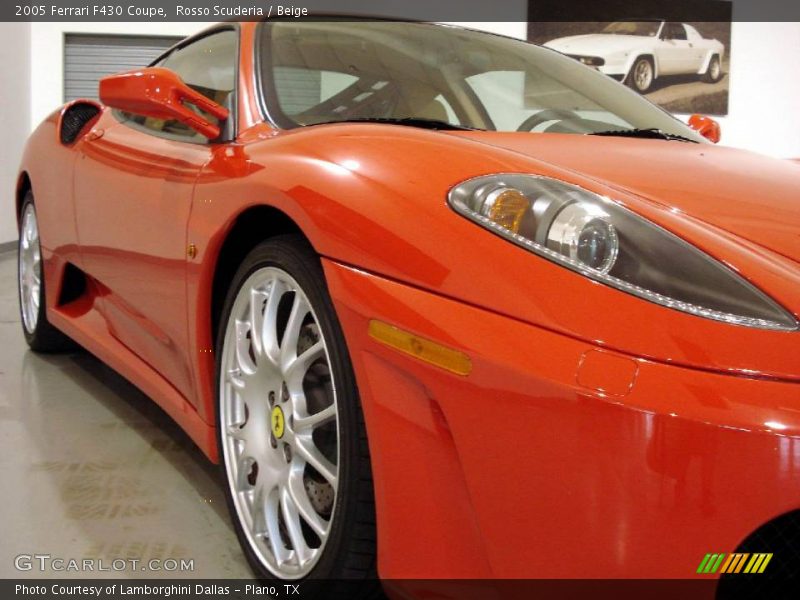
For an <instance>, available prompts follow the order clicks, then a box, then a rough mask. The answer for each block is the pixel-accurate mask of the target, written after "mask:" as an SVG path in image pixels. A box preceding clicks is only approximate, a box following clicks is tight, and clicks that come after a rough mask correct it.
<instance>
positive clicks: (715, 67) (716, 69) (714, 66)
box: [709, 58, 721, 81]
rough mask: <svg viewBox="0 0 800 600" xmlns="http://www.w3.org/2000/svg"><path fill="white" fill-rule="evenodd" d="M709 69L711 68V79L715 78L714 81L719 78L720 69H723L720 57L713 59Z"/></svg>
mask: <svg viewBox="0 0 800 600" xmlns="http://www.w3.org/2000/svg"><path fill="white" fill-rule="evenodd" d="M709 69H710V73H709V74H710V75H711V79H713V80H714V81H716V80H717V79H719V75H720V70H721V67H720V64H719V59H716V58H715V59H712V61H711V66H710V67H709Z"/></svg>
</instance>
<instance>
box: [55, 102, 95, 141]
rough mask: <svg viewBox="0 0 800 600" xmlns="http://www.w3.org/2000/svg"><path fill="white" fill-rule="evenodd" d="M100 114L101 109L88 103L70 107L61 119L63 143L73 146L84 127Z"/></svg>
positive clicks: (79, 103)
mask: <svg viewBox="0 0 800 600" xmlns="http://www.w3.org/2000/svg"><path fill="white" fill-rule="evenodd" d="M99 112H100V109H99V108H97V107H96V106H95V105H94V104H89V103H88V102H78V103H76V104H73V105H72V106H70V107H69V108H68V109H67V110H66V111H65V112H64V116H63V117H62V118H61V143H62V144H71V143H72V142H74V141H75V138H77V137H78V134H79V133H80V132H81V129H83V126H84V125H86V123H88V122H89V121H91V120H92V119H93V118H94V117H95V116H96V115H97V113H99Z"/></svg>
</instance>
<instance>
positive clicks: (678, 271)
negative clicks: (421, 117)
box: [448, 174, 798, 331]
mask: <svg viewBox="0 0 800 600" xmlns="http://www.w3.org/2000/svg"><path fill="white" fill-rule="evenodd" d="M448 201H449V203H450V206H452V208H453V209H454V210H455V211H456V212H458V213H459V214H461V215H463V216H465V217H467V218H468V219H470V220H472V221H475V222H476V223H478V224H479V225H481V226H483V227H485V228H486V229H488V230H490V231H492V232H494V233H496V234H498V235H500V236H502V237H504V238H506V239H507V240H509V241H511V242H513V243H515V244H517V245H519V246H521V247H523V248H525V249H527V250H529V251H531V252H533V253H535V254H538V255H539V256H542V257H543V258H546V259H548V260H551V261H553V262H555V263H558V264H560V265H562V266H564V267H567V268H568V269H571V270H573V271H576V272H578V273H581V274H582V275H584V276H586V277H589V278H590V279H593V280H596V281H600V282H602V283H605V284H607V285H610V286H612V287H615V288H617V289H619V290H622V291H624V292H627V293H629V294H633V295H635V296H638V297H640V298H643V299H645V300H649V301H651V302H655V303H657V304H661V305H663V306H667V307H669V308H673V309H676V310H681V311H683V312H687V313H690V314H693V315H697V316H700V317H705V318H708V319H714V320H717V321H724V322H726V323H732V324H736V325H744V326H748V327H757V328H761V329H773V330H782V331H794V330H796V329H797V328H798V322H797V319H796V318H795V317H794V316H793V315H792V314H791V313H789V312H788V311H787V310H786V309H784V308H783V307H782V306H780V305H779V304H778V303H777V302H775V301H774V300H773V299H772V298H770V297H769V296H767V295H766V294H765V293H764V292H762V291H761V290H759V289H758V288H756V287H755V286H753V285H752V284H751V283H749V282H748V281H746V280H745V279H744V278H742V277H741V276H739V275H738V274H736V273H735V272H734V271H732V270H731V269H729V268H728V267H726V266H725V265H723V264H722V263H720V262H719V261H717V260H715V259H713V258H712V257H710V256H709V255H707V254H705V253H704V252H702V251H701V250H699V249H698V248H696V247H694V246H692V245H691V244H689V243H687V242H685V241H684V240H682V239H681V238H679V237H677V236H675V235H674V234H672V233H670V232H668V231H666V230H665V229H663V228H661V227H659V226H658V225H655V224H654V223H651V222H650V221H648V220H646V219H644V218H643V217H640V216H639V215H637V214H635V213H633V212H631V211H629V210H627V209H625V208H623V207H622V206H620V205H618V204H616V203H614V202H612V201H610V200H608V199H607V198H603V197H602V196H599V195H597V194H594V193H592V192H589V191H587V190H584V189H582V188H579V187H577V186H574V185H571V184H568V183H564V182H562V181H558V180H555V179H550V178H547V177H539V176H534V175H519V174H498V175H488V176H484V177H477V178H475V179H470V180H468V181H465V182H464V183H461V184H459V185H457V186H455V187H454V188H453V189H452V190H451V191H450V194H449V196H448Z"/></svg>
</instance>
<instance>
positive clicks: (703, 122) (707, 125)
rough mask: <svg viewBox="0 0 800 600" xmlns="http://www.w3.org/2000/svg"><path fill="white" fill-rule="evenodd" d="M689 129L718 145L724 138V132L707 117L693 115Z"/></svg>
mask: <svg viewBox="0 0 800 600" xmlns="http://www.w3.org/2000/svg"><path fill="white" fill-rule="evenodd" d="M689 127H691V128H692V129H694V130H695V131H696V132H697V133H699V134H700V135H702V136H703V137H704V138H706V139H707V140H708V141H709V142H713V143H715V144H716V143H717V142H719V140H720V138H721V137H722V131H721V130H720V128H719V123H717V122H716V121H715V120H714V119H712V118H711V117H707V116H705V115H692V116H691V117H689Z"/></svg>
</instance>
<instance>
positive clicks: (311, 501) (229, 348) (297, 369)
mask: <svg viewBox="0 0 800 600" xmlns="http://www.w3.org/2000/svg"><path fill="white" fill-rule="evenodd" d="M219 386H220V389H219V400H220V407H219V410H220V413H219V414H220V428H221V441H222V453H223V460H224V465H225V471H226V474H227V480H228V485H229V486H230V492H231V497H232V499H233V505H234V507H235V511H236V515H237V517H238V520H239V522H240V524H241V527H242V530H243V531H244V534H245V536H246V538H247V541H248V542H249V545H250V547H251V548H252V550H253V552H254V553H255V554H256V556H257V557H258V559H259V561H260V562H261V563H262V564H263V565H264V566H265V567H266V568H267V569H268V570H269V572H270V573H272V574H273V575H274V576H275V577H278V578H281V579H298V578H301V577H304V576H305V575H307V574H308V573H309V572H310V571H311V570H312V569H313V568H314V566H315V564H316V563H317V561H318V560H319V558H320V556H321V555H322V551H323V548H324V546H325V543H326V541H327V539H328V536H329V533H330V531H331V524H332V521H333V515H334V514H335V509H336V499H337V488H338V484H339V468H338V465H339V452H340V443H339V423H338V408H337V397H336V388H335V385H334V381H333V373H332V369H331V363H330V358H329V354H328V349H327V347H326V345H325V340H324V337H323V332H322V331H321V329H320V325H319V321H318V320H317V317H316V315H315V313H314V310H313V309H312V307H311V304H310V302H309V300H308V297H307V296H306V294H305V293H304V292H303V290H302V289H301V287H300V286H299V285H298V283H297V282H296V281H295V279H294V278H293V277H292V276H291V275H289V274H288V273H287V272H285V271H283V270H281V269H278V268H275V267H263V268H259V269H257V270H256V271H254V272H253V273H252V274H251V275H250V276H249V277H248V278H247V279H246V280H245V282H244V284H243V285H242V286H241V288H240V289H239V291H238V294H237V295H236V298H235V300H234V302H233V306H232V309H231V311H230V313H229V317H228V321H227V325H226V327H225V333H224V341H223V349H222V356H221V363H220V381H219Z"/></svg>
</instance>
